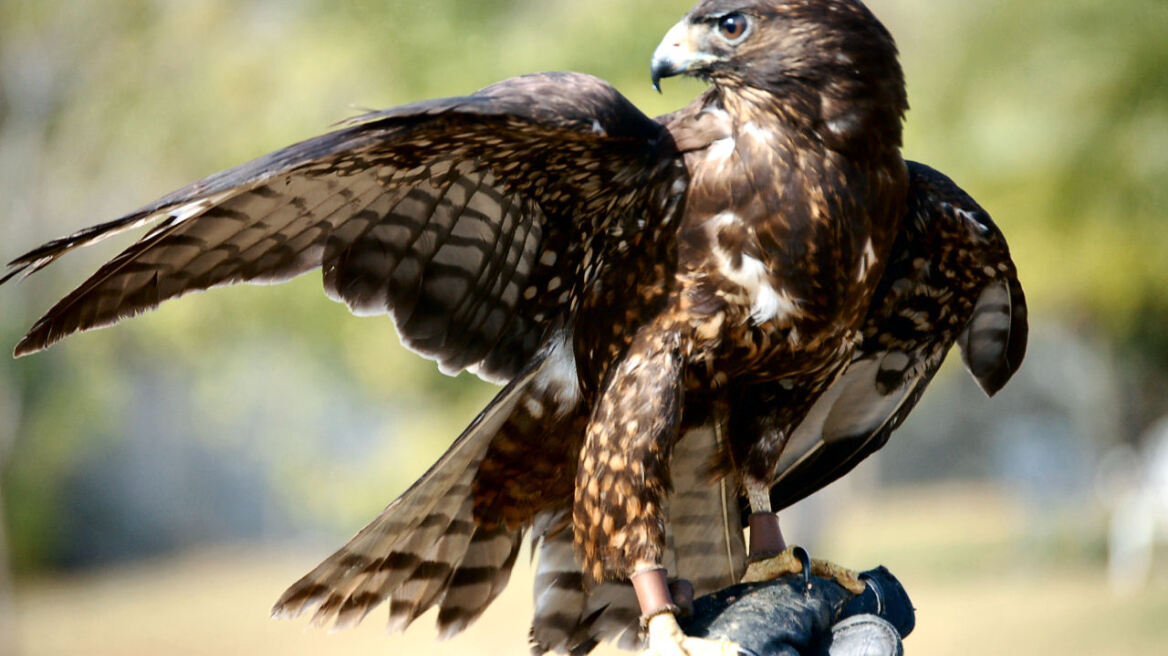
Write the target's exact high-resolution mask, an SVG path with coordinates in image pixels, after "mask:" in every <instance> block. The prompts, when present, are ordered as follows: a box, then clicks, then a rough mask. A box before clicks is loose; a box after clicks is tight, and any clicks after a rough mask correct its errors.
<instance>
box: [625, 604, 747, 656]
mask: <svg viewBox="0 0 1168 656" xmlns="http://www.w3.org/2000/svg"><path fill="white" fill-rule="evenodd" d="M647 629H648V633H649V648H648V649H646V650H645V651H643V652H641V653H640V654H639V656H739V655H746V656H757V654H754V652H752V651H750V650H749V649H745V648H743V647H741V646H740V645H738V643H735V642H731V641H730V640H726V639H719V640H709V639H707V638H694V637H691V636H687V635H686V634H685V632H683V631H682V630H681V626H680V625H678V623H677V618H676V617H674V616H673V613H662V614H660V615H654V616H653V617H652V618H650V619H649V622H648V625H647Z"/></svg>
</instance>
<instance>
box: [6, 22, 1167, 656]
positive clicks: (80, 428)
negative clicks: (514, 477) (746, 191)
mask: <svg viewBox="0 0 1168 656" xmlns="http://www.w3.org/2000/svg"><path fill="white" fill-rule="evenodd" d="M689 4H690V2H689V0H656V1H653V2H650V1H648V0H588V1H587V2H580V1H579V0H576V1H567V0H506V1H504V0H499V1H484V0H427V1H426V2H399V1H396V0H332V1H327V0H233V1H228V0H196V1H177V0H118V1H116V2H114V1H111V0H0V258H4V259H9V258H11V257H14V256H16V255H18V254H19V253H21V252H23V251H24V250H26V249H27V248H29V247H31V246H34V245H36V244H39V243H41V242H42V241H45V240H47V239H49V238H52V237H56V236H59V235H62V234H65V233H68V232H72V231H73V230H75V229H77V228H79V227H82V226H85V225H89V224H92V223H96V222H99V221H104V220H108V219H110V218H113V217H116V216H118V215H120V214H122V213H124V212H126V211H129V210H131V209H134V208H135V207H137V206H139V205H142V204H144V203H146V202H149V201H151V200H153V199H154V198H156V197H158V196H160V195H161V194H163V193H165V192H167V191H169V190H171V189H173V188H176V187H178V186H180V185H182V184H185V183H186V182H189V181H191V180H193V179H196V178H199V177H202V176H204V175H206V174H209V173H212V172H214V171H217V170H220V169H223V168H226V167H229V166H231V165H234V164H237V163H239V162H242V161H244V160H247V159H250V158H252V157H255V156H258V155H260V154H263V153H265V152H267V151H270V150H273V149H275V148H278V147H281V146H284V145H286V144H288V143H291V142H293V141H296V140H299V139H302V138H305V137H308V136H312V135H315V134H318V133H320V132H322V131H324V130H325V129H327V128H328V126H329V125H330V124H332V123H333V122H335V121H337V120H340V119H343V118H345V117H347V116H351V115H353V114H355V113H357V112H358V111H360V109H363V108H377V107H385V106H391V105H395V104H400V103H405V102H409V101H413V100H418V99H422V98H428V97H435V96H446V95H459V94H464V93H467V92H470V91H473V90H475V89H477V88H480V87H482V86H485V85H487V84H489V83H491V82H494V81H497V80H499V79H502V78H505V77H508V76H512V75H517V74H521V73H525V72H531V71H536V70H577V71H583V72H587V73H591V74H594V75H598V76H600V77H603V78H605V79H608V80H609V81H611V82H612V83H613V84H615V85H616V87H617V88H618V89H620V90H621V91H622V92H623V93H625V94H626V95H627V96H629V98H631V99H632V100H633V101H634V102H635V103H636V104H637V105H639V106H640V107H641V108H642V109H643V110H644V111H645V112H646V113H649V114H651V115H652V114H659V113H663V112H666V111H671V110H672V109H675V108H677V107H679V106H681V105H682V104H684V103H685V102H687V101H688V100H689V99H690V98H691V97H692V96H693V95H695V94H696V93H698V92H699V91H700V89H701V85H700V84H699V83H697V82H692V81H681V80H672V79H671V80H668V81H667V83H666V85H665V93H664V95H660V96H659V95H657V94H655V93H653V92H652V90H651V89H650V87H649V80H648V59H649V56H650V54H651V53H652V51H653V48H654V47H655V46H656V45H657V43H658V41H659V39H660V37H661V36H662V35H663V34H664V32H665V30H666V29H668V28H669V27H670V26H671V25H672V24H673V23H674V22H675V21H676V19H677V18H678V17H679V16H680V15H681V14H682V13H683V12H684V11H686V10H687V9H688V7H689ZM869 5H870V6H871V8H872V9H873V10H874V11H875V12H876V13H877V15H879V16H880V17H881V18H882V19H883V20H884V21H885V22H886V23H887V24H888V26H889V28H890V29H891V30H892V32H893V34H894V35H895V36H896V37H897V40H898V43H899V45H900V47H901V51H902V60H903V64H904V67H905V70H906V74H907V77H908V82H909V94H910V99H911V102H912V106H913V109H912V111H911V113H910V115H909V117H908V131H907V139H906V146H905V152H906V155H907V156H908V157H909V158H912V159H917V160H921V161H924V162H927V163H929V164H931V165H932V166H934V167H936V168H938V169H940V170H942V171H945V172H946V173H948V174H949V175H950V176H952V177H953V178H954V179H955V180H956V181H957V182H958V183H959V184H961V185H962V186H963V187H964V188H965V189H966V190H968V191H969V192H970V193H971V194H972V195H974V196H975V197H976V198H977V199H978V200H979V202H980V203H981V204H982V205H983V206H985V207H986V208H987V209H988V210H989V211H990V213H991V214H992V215H993V216H994V217H995V220H996V221H997V222H998V224H999V225H1000V226H1001V227H1002V229H1003V231H1004V232H1005V233H1006V235H1007V237H1008V238H1009V240H1010V244H1011V246H1012V248H1013V252H1014V256H1015V260H1016V261H1017V263H1018V268H1019V271H1020V275H1021V277H1022V280H1023V284H1024V285H1025V287H1026V290H1027V293H1028V297H1029V302H1030V308H1031V311H1032V314H1031V323H1032V336H1031V350H1030V354H1029V355H1028V360H1027V363H1026V366H1025V367H1024V368H1023V370H1022V372H1021V373H1020V374H1019V375H1018V376H1017V377H1016V378H1015V380H1014V381H1013V382H1012V383H1011V384H1010V385H1009V386H1008V387H1007V389H1006V390H1005V391H1004V392H1003V393H1002V394H1001V395H1000V396H999V397H998V398H995V399H994V400H993V401H992V402H991V401H987V400H985V399H983V398H981V396H980V394H979V392H977V390H976V387H975V386H973V385H972V384H971V383H970V382H969V381H968V377H967V376H965V375H964V372H962V371H961V370H960V366H959V362H957V360H958V359H957V358H954V362H951V363H950V364H949V365H948V366H947V368H946V370H945V371H944V372H943V373H942V375H941V376H939V377H938V380H937V381H936V382H935V383H934V386H933V389H931V390H930V393H929V394H927V395H926V399H925V402H924V403H922V406H921V407H920V408H919V409H918V411H917V413H916V415H915V416H914V417H913V419H912V420H910V422H909V423H908V424H907V425H906V426H905V427H904V428H903V429H902V430H901V431H900V433H898V435H897V436H896V438H894V439H893V441H892V444H891V445H890V446H889V447H887V448H886V449H885V450H884V451H883V452H881V453H880V454H878V457H876V458H873V459H872V461H871V462H869V463H866V464H865V465H864V466H862V467H861V468H860V469H859V470H858V471H857V472H856V474H854V475H853V476H851V477H849V478H847V479H845V480H844V481H843V482H841V483H840V484H837V485H835V486H832V487H831V488H829V489H828V490H826V491H825V492H824V493H822V494H819V495H816V496H815V497H813V498H812V499H809V500H808V501H807V502H805V503H803V504H801V507H798V508H796V509H794V510H792V511H791V512H789V513H787V514H786V515H785V516H784V517H785V519H784V521H785V522H786V523H787V530H788V532H789V533H790V534H791V537H792V539H794V540H795V541H798V542H801V543H804V544H809V545H811V546H812V547H813V548H814V549H815V550H816V551H818V552H819V555H823V556H828V557H832V558H834V559H836V560H839V561H842V562H845V563H848V564H851V565H856V566H859V567H861V568H866V567H870V566H873V565H875V564H876V563H883V564H885V565H887V566H889V567H890V568H891V569H892V570H893V571H894V572H896V573H897V574H898V575H899V576H900V577H901V578H902V580H903V581H904V582H905V584H906V586H907V587H908V590H909V592H910V594H912V595H913V598H914V601H915V602H916V606H917V607H918V613H919V615H918V629H917V631H916V633H915V634H914V635H913V636H912V637H910V638H909V640H908V642H907V647H908V650H909V652H910V653H912V652H917V653H930V654H982V653H1003V654H1006V653H1014V654H1029V653H1054V652H1057V653H1065V654H1140V653H1142V654H1162V653H1164V651H1165V649H1168V622H1165V619H1164V618H1165V617H1168V564H1166V563H1168V560H1166V559H1165V558H1164V556H1166V555H1168V554H1166V553H1165V549H1164V548H1163V544H1164V542H1163V539H1164V538H1165V537H1166V536H1168V428H1165V425H1163V424H1161V425H1159V426H1158V425H1157V423H1156V422H1157V420H1158V419H1160V418H1161V417H1163V416H1164V415H1166V414H1168V393H1166V391H1168V292H1166V290H1168V221H1166V219H1168V39H1165V37H1164V34H1165V32H1166V30H1168V3H1165V2H1164V0H1030V1H1029V2H1025V3H1020V2H1006V1H1005V0H962V1H960V2H959V1H957V0H932V1H930V2H923V1H922V0H871V2H870V3H869ZM122 242H123V243H124V242H125V240H122ZM116 248H117V246H116V245H112V246H111V245H104V244H103V245H102V246H99V247H96V248H93V249H88V250H86V251H84V252H79V253H77V254H75V255H71V256H70V257H68V258H67V259H66V260H64V261H63V262H62V263H61V264H59V265H57V266H55V267H52V268H50V269H48V270H46V271H45V272H43V273H41V274H39V275H37V276H35V277H33V278H31V279H29V280H27V281H25V282H23V283H21V284H12V285H8V286H5V287H4V288H3V289H0V350H3V349H8V348H10V347H11V346H12V345H14V344H15V343H16V341H17V340H18V338H19V337H20V335H21V334H23V331H24V330H25V329H27V327H28V326H29V325H31V323H32V322H33V321H34V320H35V319H36V318H37V317H38V316H39V315H40V313H41V312H42V311H44V310H45V309H47V307H48V306H49V304H50V303H51V302H52V301H53V300H55V299H56V298H58V297H60V296H61V295H62V294H64V293H65V292H67V291H68V290H69V289H71V287H72V286H73V285H75V284H77V283H78V282H80V281H81V280H82V278H83V277H84V276H85V275H86V274H87V273H88V272H89V271H91V270H92V269H93V268H94V267H95V266H96V265H97V264H99V263H100V262H101V261H104V259H107V258H108V257H110V256H111V255H112V254H113V253H114V252H115V249H116ZM492 393H493V388H491V387H490V386H489V385H485V384H483V383H481V382H478V381H477V380H476V379H474V378H473V377H471V376H467V375H463V376H460V377H458V378H454V379H451V378H447V377H444V376H441V375H440V374H438V373H437V371H436V370H435V368H434V367H433V365H432V363H430V362H428V361H425V360H423V359H421V358H418V357H416V356H413V355H412V354H410V353H408V352H406V351H404V350H403V349H402V348H401V347H400V346H399V344H398V341H397V339H396V337H395V336H394V334H393V331H392V326H391V324H390V322H389V321H388V320H387V319H384V318H372V319H357V318H354V317H351V316H350V315H349V314H348V313H347V311H346V310H345V308H344V307H343V306H341V305H338V304H335V303H331V302H329V301H328V300H326V299H325V297H324V295H323V294H322V293H321V291H320V283H319V278H318V276H317V275H316V274H310V275H308V276H304V277H302V278H300V279H298V280H296V281H294V282H292V283H290V284H286V285H282V286H278V287H238V288H232V289H224V290H216V291H214V292H212V293H210V294H205V295H196V296H194V297H189V298H186V299H183V300H182V301H179V302H175V303H171V304H168V305H167V306H165V307H164V308H163V309H161V310H160V311H157V312H155V313H152V314H151V315H149V316H148V317H144V318H141V319H137V320H134V321H129V322H126V323H124V324H122V325H120V326H119V327H117V328H116V329H113V330H104V331H98V332H94V333H89V334H85V335H81V336H77V337H73V338H71V339H69V340H67V341H65V342H63V343H62V344H60V345H59V346H57V347H55V348H53V349H51V350H50V351H48V352H45V353H42V354H38V355H36V356H34V357H30V358H25V359H22V360H19V361H14V360H10V359H8V358H7V357H0V511H2V519H3V523H2V524H0V526H2V527H3V532H4V534H5V536H6V540H0V560H2V561H6V563H7V564H6V565H4V564H3V562H0V654H74V653H82V652H84V653H87V654H138V653H141V654H152V653H172V654H222V653H242V652H247V651H250V652H255V651H259V652H261V653H263V652H267V653H301V652H303V653H322V652H334V651H335V652H338V653H363V652H368V651H378V650H400V649H427V648H432V647H431V646H430V645H431V644H432V639H433V635H432V631H431V630H430V629H429V628H427V627H422V626H418V627H415V628H414V629H412V630H411V631H410V632H409V633H408V634H407V635H406V636H405V637H397V636H395V637H388V638H387V637H382V636H380V635H379V627H377V626H376V625H377V624H378V619H377V618H376V617H371V618H369V619H368V620H367V621H366V623H365V626H363V627H362V628H361V629H360V630H359V631H354V632H349V633H346V634H342V635H338V636H329V635H327V634H326V633H324V632H321V631H309V632H304V631H302V630H301V628H300V626H298V625H293V624H289V623H277V622H272V621H270V620H268V619H267V618H266V609H267V607H268V604H269V603H270V602H271V601H272V600H274V599H275V597H276V595H277V594H278V593H279V592H280V591H281V590H282V589H283V587H284V585H286V584H287V583H290V582H291V581H292V580H294V579H295V578H297V577H298V576H299V575H300V574H302V573H303V571H305V570H307V569H308V568H309V567H310V566H312V565H314V564H315V563H316V561H317V559H318V558H319V557H321V556H323V555H325V554H327V553H328V552H329V551H331V549H332V548H333V547H335V546H337V545H339V544H340V542H341V541H342V540H343V539H344V538H345V537H346V536H347V535H348V534H350V533H351V532H353V531H355V530H356V529H357V528H359V527H360V525H361V524H362V523H363V522H364V521H365V520H367V519H368V518H370V517H371V516H372V515H373V514H374V513H376V512H377V511H378V510H379V509H380V508H381V507H382V506H383V505H384V504H385V503H386V502H388V501H390V500H391V499H392V498H393V497H394V496H395V495H396V494H398V493H399V492H400V491H401V490H402V489H404V487H405V486H406V485H408V484H409V483H410V482H411V481H412V480H413V479H414V478H415V477H416V476H417V475H419V474H420V473H421V472H422V471H423V470H424V469H425V468H426V467H427V466H428V465H429V464H430V463H431V462H432V461H433V459H434V458H435V457H437V455H438V454H439V453H441V451H442V450H443V449H444V448H445V446H446V445H447V444H448V443H449V441H450V439H451V438H452V437H453V436H454V435H456V434H457V433H458V431H459V430H460V429H461V428H462V426H464V425H465V424H466V423H467V422H468V421H469V420H470V419H471V418H472V417H473V416H474V414H475V412H476V411H477V410H478V409H479V408H480V407H481V406H482V404H483V403H484V401H485V400H486V399H487V398H489V397H490V395H491V394H492ZM5 545H6V546H5ZM1156 556H1160V558H1159V560H1157V558H1156ZM529 580H530V574H529V573H528V572H527V570H526V565H525V561H524V560H521V563H520V566H519V568H518V571H517V574H516V578H515V580H514V582H513V584H512V586H511V587H510V588H509V589H508V591H507V593H506V594H505V595H504V597H503V598H501V600H500V601H499V602H498V603H497V604H496V608H494V609H492V611H491V613H489V614H488V615H487V616H486V617H485V618H484V620H483V621H481V622H480V624H479V625H478V626H476V627H475V628H474V629H473V630H472V631H471V632H470V633H469V634H468V635H466V636H461V637H459V638H456V639H454V640H453V641H451V642H448V643H445V644H444V645H443V647H442V649H443V650H445V651H448V652H450V653H467V654H472V653H484V654H489V653H522V651H523V650H524V646H523V643H524V640H525V636H526V627H527V621H528V617H529V614H528V613H529V612H530V604H531V602H530V584H529ZM422 623H428V621H427V620H425V619H424V620H423V622H422Z"/></svg>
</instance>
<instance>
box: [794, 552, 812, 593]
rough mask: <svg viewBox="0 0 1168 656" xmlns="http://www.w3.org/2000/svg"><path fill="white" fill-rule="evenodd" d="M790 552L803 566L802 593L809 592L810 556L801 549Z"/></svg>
mask: <svg viewBox="0 0 1168 656" xmlns="http://www.w3.org/2000/svg"><path fill="white" fill-rule="evenodd" d="M792 552H793V553H794V556H795V558H798V559H799V563H800V564H801V565H802V566H803V593H804V594H806V593H808V592H811V556H810V555H809V554H808V553H807V550H806V549H804V548H803V547H794V548H793V549H792Z"/></svg>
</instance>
